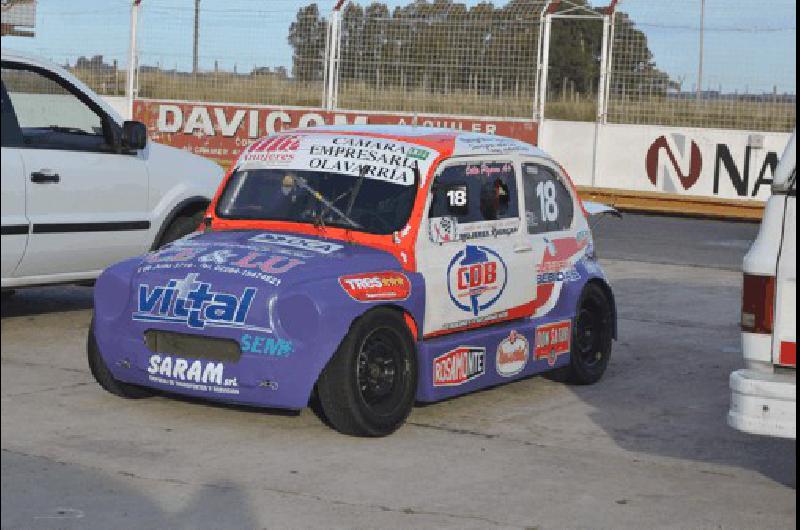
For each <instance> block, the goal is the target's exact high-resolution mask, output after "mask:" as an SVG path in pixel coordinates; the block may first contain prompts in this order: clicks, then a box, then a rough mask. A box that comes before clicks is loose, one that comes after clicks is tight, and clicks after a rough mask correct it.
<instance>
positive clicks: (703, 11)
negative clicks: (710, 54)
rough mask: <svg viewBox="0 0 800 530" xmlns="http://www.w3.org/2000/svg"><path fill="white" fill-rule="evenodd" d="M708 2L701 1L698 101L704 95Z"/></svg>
mask: <svg viewBox="0 0 800 530" xmlns="http://www.w3.org/2000/svg"><path fill="white" fill-rule="evenodd" d="M705 19H706V0H700V60H699V61H698V65H697V100H698V101H700V99H701V98H702V94H703V40H704V39H703V32H704V30H705V22H706V20H705Z"/></svg>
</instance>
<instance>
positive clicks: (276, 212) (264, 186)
mask: <svg viewBox="0 0 800 530" xmlns="http://www.w3.org/2000/svg"><path fill="white" fill-rule="evenodd" d="M416 190H417V186H415V185H403V184H397V183H393V182H389V181H386V180H379V179H375V178H370V177H368V176H357V175H356V176H354V175H347V174H342V173H331V172H326V171H294V170H286V169H243V170H237V171H235V172H234V173H233V175H231V177H230V179H229V180H228V182H227V184H226V186H225V190H224V191H223V192H222V196H221V197H220V200H219V203H218V205H217V215H218V216H219V217H221V218H225V219H248V220H268V221H293V222H296V223H311V224H314V225H317V226H335V227H340V228H351V229H353V230H358V231H361V232H369V233H373V234H391V233H393V232H395V231H397V230H401V229H402V228H403V227H404V226H405V224H406V222H407V221H408V217H409V215H410V214H411V209H412V207H413V205H414V197H415V195H416Z"/></svg>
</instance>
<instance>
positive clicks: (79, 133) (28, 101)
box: [2, 65, 105, 150]
mask: <svg viewBox="0 0 800 530" xmlns="http://www.w3.org/2000/svg"><path fill="white" fill-rule="evenodd" d="M2 81H3V85H4V86H5V89H6V92H7V96H8V99H9V101H10V103H11V106H13V109H14V114H15V116H16V121H17V123H18V124H19V127H20V129H21V131H22V138H23V145H24V146H26V147H43V148H51V149H74V150H97V149H101V148H102V147H103V146H104V144H105V137H104V135H103V120H102V119H101V117H100V115H99V114H97V113H96V112H95V111H94V110H93V109H92V108H90V107H89V106H88V105H87V104H86V103H84V102H83V101H81V100H80V99H78V97H77V96H76V95H75V94H73V93H72V92H70V91H69V90H67V89H66V88H65V87H63V86H62V85H61V84H59V83H57V82H56V81H55V80H53V79H51V78H50V77H47V76H45V75H43V74H42V73H39V72H38V71H34V70H27V69H24V67H23V68H16V67H14V68H9V67H6V66H5V65H4V67H3V68H2ZM3 112H4V113H5V110H4V111H3Z"/></svg>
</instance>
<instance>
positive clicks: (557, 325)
mask: <svg viewBox="0 0 800 530" xmlns="http://www.w3.org/2000/svg"><path fill="white" fill-rule="evenodd" d="M571 336H572V321H570V320H564V321H562V322H554V323H552V324H547V325H546V326H539V327H538V328H536V350H535V358H536V360H537V361H538V360H539V359H547V364H549V365H550V366H553V365H554V364H556V361H557V360H558V356H559V355H562V354H564V353H568V352H569V350H570V337H571Z"/></svg>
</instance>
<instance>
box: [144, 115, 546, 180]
mask: <svg viewBox="0 0 800 530" xmlns="http://www.w3.org/2000/svg"><path fill="white" fill-rule="evenodd" d="M133 119H134V120H137V121H140V122H142V123H144V124H145V125H147V129H148V131H149V133H150V138H152V139H153V140H155V141H157V142H159V143H162V144H165V145H171V146H173V147H179V148H181V149H186V150H187V151H191V152H192V153H195V154H198V155H202V156H205V157H209V158H213V159H215V160H217V161H218V162H221V163H223V164H226V165H227V164H229V163H231V162H232V161H233V160H235V159H236V157H238V156H239V154H240V153H241V152H242V150H243V149H245V148H246V147H247V146H248V145H250V144H251V143H253V142H254V141H256V140H257V139H258V138H261V137H263V136H266V135H269V134H274V133H276V132H279V131H282V130H286V129H293V128H296V127H312V126H314V125H331V124H338V125H345V124H361V125H363V124H382V125H414V124H416V125H419V126H428V127H447V128H450V129H459V130H463V131H471V132H483V133H489V134H498V135H501V136H508V137H510V138H516V139H517V140H522V141H524V142H528V143H530V144H534V145H535V144H536V141H537V133H538V124H537V123H536V122H535V121H533V120H526V119H505V120H503V119H483V118H472V117H458V116H441V115H430V114H416V115H415V114H410V113H385V112H384V113H378V112H371V111H369V112H367V111H362V112H350V111H346V112H345V111H336V112H331V111H326V110H322V109H315V108H299V107H280V106H265V105H228V104H214V103H192V102H183V101H158V100H136V101H134V104H133Z"/></svg>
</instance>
